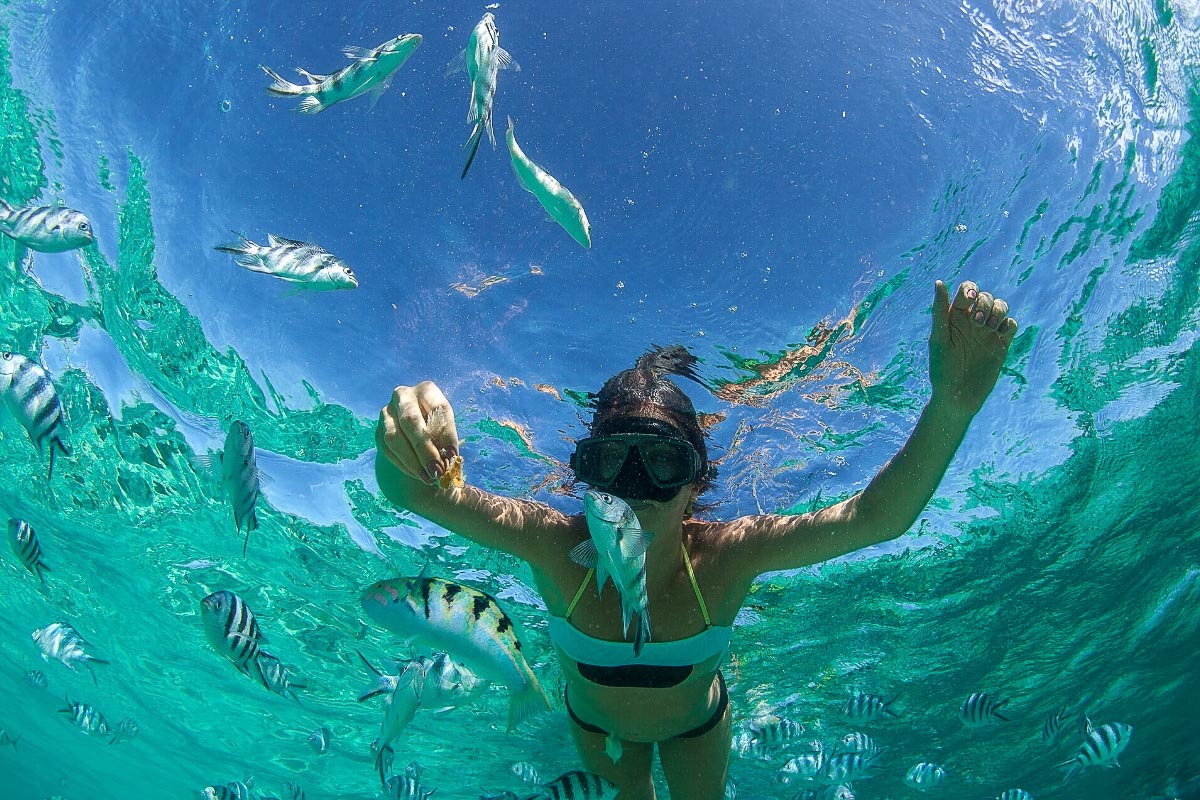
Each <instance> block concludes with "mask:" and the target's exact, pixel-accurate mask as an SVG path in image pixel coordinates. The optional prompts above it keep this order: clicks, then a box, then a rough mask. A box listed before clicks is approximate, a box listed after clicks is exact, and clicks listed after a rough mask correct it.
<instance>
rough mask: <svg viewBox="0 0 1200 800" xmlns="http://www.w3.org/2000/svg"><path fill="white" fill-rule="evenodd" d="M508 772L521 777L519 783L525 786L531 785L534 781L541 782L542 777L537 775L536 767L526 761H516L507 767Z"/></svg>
mask: <svg viewBox="0 0 1200 800" xmlns="http://www.w3.org/2000/svg"><path fill="white" fill-rule="evenodd" d="M508 769H509V772H511V773H512V774H513V775H516V776H517V777H518V778H520V779H521V783H524V784H526V785H527V786H533V785H534V784H536V783H541V781H542V777H541V776H540V775H538V771H537V767H535V766H533V764H530V763H529V762H528V761H518V762H517V763H516V764H513V765H512V766H511V767H509V768H508Z"/></svg>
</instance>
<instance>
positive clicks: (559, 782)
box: [537, 770, 619, 800]
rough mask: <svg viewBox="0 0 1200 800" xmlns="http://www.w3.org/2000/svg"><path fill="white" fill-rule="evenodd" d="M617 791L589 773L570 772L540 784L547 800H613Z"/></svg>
mask: <svg viewBox="0 0 1200 800" xmlns="http://www.w3.org/2000/svg"><path fill="white" fill-rule="evenodd" d="M618 793H619V790H618V789H617V787H616V786H614V785H613V784H612V783H610V782H609V781H607V780H605V779H604V778H601V777H600V776H599V775H596V774H594V773H591V772H583V771H581V770H571V771H570V772H564V773H563V774H562V775H559V776H558V777H557V778H555V779H554V780H552V781H550V782H549V783H543V784H542V793H541V794H540V795H537V796H538V797H542V796H545V797H547V798H548V800H614V798H616V796H617V794H618Z"/></svg>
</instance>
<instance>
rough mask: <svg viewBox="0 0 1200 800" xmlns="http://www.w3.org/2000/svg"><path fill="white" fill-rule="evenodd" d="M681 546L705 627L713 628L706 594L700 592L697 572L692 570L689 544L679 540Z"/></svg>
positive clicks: (684, 563) (684, 562)
mask: <svg viewBox="0 0 1200 800" xmlns="http://www.w3.org/2000/svg"><path fill="white" fill-rule="evenodd" d="M679 547H680V548H681V549H682V550H683V565H684V566H685V567H687V574H688V578H690V579H691V581H692V591H694V592H695V593H696V602H697V603H699V604H700V614H701V616H703V617H704V627H705V628H711V627H712V620H710V619H709V618H708V606H706V605H704V595H702V594H700V584H698V583H696V573H694V572H692V558H691V556H689V555H688V551H687V545H685V544H684V543H683V540H682V539H680V540H679Z"/></svg>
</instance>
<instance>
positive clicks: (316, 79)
mask: <svg viewBox="0 0 1200 800" xmlns="http://www.w3.org/2000/svg"><path fill="white" fill-rule="evenodd" d="M296 72H297V73H299V74H300V75H301V76H302V77H304V78H307V79H308V82H309V83H322V82H323V81H327V80H329V76H328V75H313V74H312V73H311V72H309V71H308V70H306V69H301V68H300V67H296Z"/></svg>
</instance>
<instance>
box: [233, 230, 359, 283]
mask: <svg viewBox="0 0 1200 800" xmlns="http://www.w3.org/2000/svg"><path fill="white" fill-rule="evenodd" d="M235 235H236V236H237V237H238V241H236V242H232V243H229V244H219V245H217V246H216V248H215V249H216V250H218V251H220V252H222V253H232V254H234V255H235V256H237V258H235V259H234V262H235V263H236V264H237V265H238V266H240V267H245V268H246V269H248V270H250V271H251V272H261V273H263V274H264V275H273V276H275V277H276V278H279V279H281V280H285V281H288V282H289V283H293V284H295V285H296V291H297V292H301V291H313V292H323V291H328V290H331V289H356V288H358V278H357V277H356V276H355V275H354V270H352V269H350V267H348V266H346V264H345V263H344V262H343V261H342V260H341V259H340V258H338V257H337V256H335V255H334V254H333V253H331V252H329V251H328V250H326V249H325V248H324V247H321V246H319V245H315V244H311V243H309V242H299V241H296V240H295V239H284V238H283V237H282V236H276V235H275V234H273V233H268V234H267V244H266V246H263V245H261V244H257V243H256V242H252V241H250V240H249V239H247V238H246V237H245V236H241V235H240V234H235Z"/></svg>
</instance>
